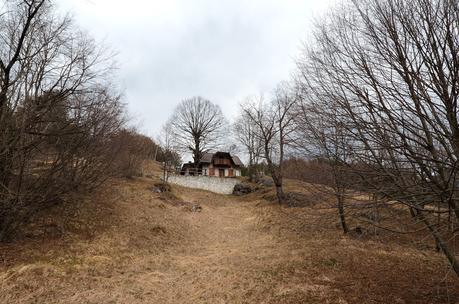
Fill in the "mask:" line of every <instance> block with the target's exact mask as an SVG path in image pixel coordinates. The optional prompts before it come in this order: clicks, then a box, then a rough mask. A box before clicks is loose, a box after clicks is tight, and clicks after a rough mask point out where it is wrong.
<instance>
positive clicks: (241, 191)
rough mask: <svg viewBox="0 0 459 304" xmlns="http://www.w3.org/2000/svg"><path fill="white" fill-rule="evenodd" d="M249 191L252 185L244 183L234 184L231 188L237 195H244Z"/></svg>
mask: <svg viewBox="0 0 459 304" xmlns="http://www.w3.org/2000/svg"><path fill="white" fill-rule="evenodd" d="M251 192H253V189H252V187H250V186H249V185H246V184H236V185H235V186H234V189H233V194H234V195H238V196H241V195H246V194H249V193H251Z"/></svg>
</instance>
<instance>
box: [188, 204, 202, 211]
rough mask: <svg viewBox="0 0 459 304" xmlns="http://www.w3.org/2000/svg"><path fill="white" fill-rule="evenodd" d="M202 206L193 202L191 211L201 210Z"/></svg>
mask: <svg viewBox="0 0 459 304" xmlns="http://www.w3.org/2000/svg"><path fill="white" fill-rule="evenodd" d="M201 211H202V207H201V206H200V205H199V204H193V205H192V206H191V212H201Z"/></svg>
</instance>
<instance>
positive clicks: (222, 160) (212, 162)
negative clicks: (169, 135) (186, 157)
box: [180, 152, 243, 177]
mask: <svg viewBox="0 0 459 304" xmlns="http://www.w3.org/2000/svg"><path fill="white" fill-rule="evenodd" d="M242 166H243V164H242V162H241V160H240V159H239V157H237V156H236V155H231V154H230V153H228V152H216V153H204V154H203V156H202V158H201V161H200V162H199V165H198V170H197V171H198V172H197V174H195V173H196V172H195V171H196V169H195V165H194V163H192V162H189V163H187V164H184V165H183V166H182V169H181V171H180V174H181V175H204V176H218V177H235V176H241V167H242Z"/></svg>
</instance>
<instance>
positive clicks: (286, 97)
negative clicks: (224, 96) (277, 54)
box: [242, 84, 297, 204]
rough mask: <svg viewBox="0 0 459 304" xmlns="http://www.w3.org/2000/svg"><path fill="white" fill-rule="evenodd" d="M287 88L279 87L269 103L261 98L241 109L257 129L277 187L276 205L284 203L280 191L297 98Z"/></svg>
mask: <svg viewBox="0 0 459 304" xmlns="http://www.w3.org/2000/svg"><path fill="white" fill-rule="evenodd" d="M292 92H293V91H292V90H290V89H289V88H288V87H287V86H286V84H282V85H279V87H278V88H277V89H276V91H275V94H274V97H273V99H272V100H271V102H269V103H265V102H264V100H263V98H260V99H258V100H257V99H255V100H252V101H250V102H248V103H246V104H244V105H242V112H243V115H244V116H245V117H247V118H249V119H250V121H251V122H252V123H253V124H254V125H255V126H256V132H255V135H256V136H257V137H258V140H259V141H260V142H261V144H262V150H263V157H264V159H265V160H266V162H267V165H268V170H269V173H270V175H271V177H272V179H273V182H274V185H275V187H276V195H277V199H278V202H279V204H282V203H284V202H285V201H286V195H285V193H284V189H283V161H284V157H285V152H286V151H285V150H286V148H287V147H288V145H289V144H290V142H291V136H292V135H293V131H294V126H295V125H294V123H293V116H292V114H293V109H294V105H295V104H296V101H297V98H296V96H295V94H292Z"/></svg>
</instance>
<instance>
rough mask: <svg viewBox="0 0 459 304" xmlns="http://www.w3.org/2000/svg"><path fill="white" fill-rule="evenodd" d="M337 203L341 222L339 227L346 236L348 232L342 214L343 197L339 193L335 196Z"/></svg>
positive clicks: (344, 217)
mask: <svg viewBox="0 0 459 304" xmlns="http://www.w3.org/2000/svg"><path fill="white" fill-rule="evenodd" d="M336 198H337V201H338V213H339V220H340V222H341V227H342V228H343V232H344V233H345V234H346V233H348V232H349V228H348V227H347V223H346V216H345V214H344V196H343V195H342V194H341V193H339V194H338V195H337V196H336Z"/></svg>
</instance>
